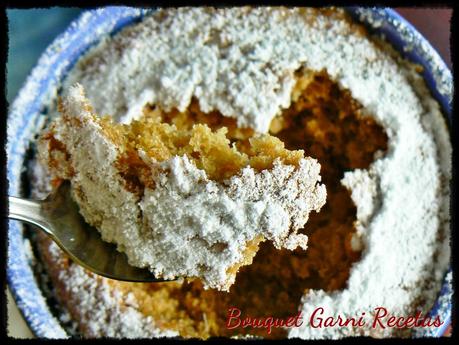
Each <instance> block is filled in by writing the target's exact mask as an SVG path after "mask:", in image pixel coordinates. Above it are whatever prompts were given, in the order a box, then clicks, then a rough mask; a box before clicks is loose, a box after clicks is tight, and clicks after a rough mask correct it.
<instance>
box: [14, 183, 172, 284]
mask: <svg viewBox="0 0 459 345" xmlns="http://www.w3.org/2000/svg"><path fill="white" fill-rule="evenodd" d="M8 201H9V210H8V218H11V219H17V220H22V221H24V222H27V223H30V224H32V225H35V226H36V227H38V228H40V229H41V230H43V231H44V232H45V233H46V234H48V236H49V237H51V238H52V239H53V240H54V242H56V243H57V244H58V245H59V247H61V248H62V250H64V252H66V253H67V255H68V256H70V258H71V259H72V260H73V261H74V262H76V263H78V264H79V265H81V266H83V267H84V268H86V269H88V270H90V271H92V272H94V273H96V274H99V275H101V276H104V277H107V278H111V279H116V280H125V281H131V282H162V281H165V280H163V279H157V278H155V277H154V276H153V274H152V273H151V272H150V271H149V270H147V269H142V268H137V267H133V266H131V265H129V264H128V260H127V257H126V254H124V253H121V252H119V251H117V250H116V246H115V245H114V244H111V243H107V242H104V241H102V238H101V236H100V233H99V232H98V231H97V229H95V228H94V227H92V226H90V225H88V224H87V223H86V222H85V220H84V218H83V217H82V216H81V215H80V213H79V212H78V205H77V204H76V203H75V202H74V201H73V199H72V198H71V196H70V183H69V182H64V183H62V184H61V185H60V186H59V188H58V189H57V190H55V191H54V192H53V193H51V194H50V195H49V196H48V197H47V198H46V199H45V200H26V199H21V198H16V197H13V196H10V197H8Z"/></svg>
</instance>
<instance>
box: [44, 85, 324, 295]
mask: <svg viewBox="0 0 459 345" xmlns="http://www.w3.org/2000/svg"><path fill="white" fill-rule="evenodd" d="M145 109H146V110H145V111H144V113H143V114H140V116H139V118H138V119H136V120H133V121H132V122H131V123H130V124H127V125H126V124H120V123H115V122H114V121H113V120H112V119H111V118H110V117H99V116H98V115H97V114H96V113H95V111H94V110H93V108H92V106H91V105H90V103H89V101H88V99H87V98H86V96H85V94H84V90H83V88H82V86H80V85H78V84H76V85H75V86H73V87H71V88H70V89H69V90H68V92H67V95H66V96H65V97H63V98H62V100H61V102H60V105H59V111H60V113H61V116H60V117H58V118H56V119H55V120H54V121H52V123H51V124H50V126H49V127H48V128H47V130H46V132H45V133H44V134H43V135H42V137H41V139H40V141H39V145H38V152H39V158H40V160H41V162H42V163H43V164H44V165H45V167H46V168H47V170H48V171H49V174H50V175H51V177H52V179H53V181H54V182H55V183H56V184H59V183H61V182H62V181H70V187H69V188H70V195H71V197H72V199H73V200H74V201H75V202H76V204H77V205H78V208H79V213H80V214H81V215H82V216H83V218H84V220H85V221H86V222H87V223H88V224H90V225H91V226H93V227H94V228H95V229H94V230H93V231H97V232H98V233H100V234H101V239H102V240H103V241H104V242H111V243H114V244H116V248H117V250H118V251H119V252H123V253H125V254H126V256H127V259H128V263H129V265H132V266H135V267H138V268H147V269H148V270H149V271H151V272H152V273H153V275H154V277H156V278H161V279H166V280H169V279H176V278H179V277H184V278H190V279H201V280H202V282H203V284H204V286H205V287H206V288H215V289H219V290H223V291H228V290H229V287H230V286H231V285H232V284H233V283H234V280H235V277H236V274H237V272H238V270H239V268H240V267H241V266H243V265H248V264H250V263H251V262H252V259H253V257H254V255H255V254H256V252H257V251H258V246H259V244H260V243H261V242H262V241H266V240H268V241H271V242H272V244H273V245H274V246H275V247H276V248H278V249H281V248H286V249H289V250H293V249H295V248H297V247H300V248H303V249H306V248H307V236H306V235H304V234H301V233H299V232H298V230H299V229H301V228H302V227H303V226H304V224H305V223H306V222H307V219H308V216H309V213H310V212H311V211H313V210H314V211H316V212H318V211H319V210H320V208H321V207H322V206H323V205H324V203H325V199H326V190H325V186H324V185H322V184H320V180H321V177H320V174H319V173H320V164H319V163H318V162H317V161H316V160H315V159H313V158H309V157H304V152H303V151H301V150H299V151H290V150H287V149H285V147H284V144H283V143H282V142H281V141H280V140H279V139H277V138H275V137H273V136H270V135H268V134H256V133H252V132H250V131H248V130H246V132H247V133H248V132H250V135H247V136H246V137H243V136H241V134H240V133H239V134H238V133H236V134H235V133H233V134H232V137H231V140H230V139H229V133H228V128H227V127H225V126H224V124H225V121H226V120H225V121H222V123H219V120H218V116H222V115H216V114H215V113H214V114H212V113H209V114H204V113H200V112H199V110H193V111H191V110H189V111H185V112H179V111H178V110H177V111H171V112H166V111H164V110H162V109H160V108H159V107H151V106H149V107H146V108H145ZM222 117H223V116H222ZM66 188H67V187H66ZM69 231H70V230H69ZM94 250H95V251H96V252H97V249H94ZM96 256H97V255H96ZM113 264H114V265H115V263H113ZM87 267H88V265H87ZM88 268H89V269H91V268H90V267H88ZM99 273H101V272H100V271H99Z"/></svg>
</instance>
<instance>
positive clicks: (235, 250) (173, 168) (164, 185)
mask: <svg viewBox="0 0 459 345" xmlns="http://www.w3.org/2000/svg"><path fill="white" fill-rule="evenodd" d="M159 165H160V169H161V171H168V173H167V174H164V173H160V175H159V177H158V178H157V179H156V181H157V184H156V186H155V189H149V188H147V189H146V190H145V195H144V198H143V199H142V201H141V202H140V207H141V208H142V211H143V216H144V219H145V222H146V225H147V227H148V228H149V229H151V232H149V236H148V237H147V238H142V241H144V242H145V241H146V242H147V244H145V245H143V246H142V247H141V250H142V251H143V252H144V253H142V255H141V256H142V259H144V260H145V261H148V262H154V263H155V267H154V268H155V270H154V271H155V273H156V274H160V275H161V276H162V275H164V276H165V277H169V276H171V277H173V274H174V273H175V274H177V272H178V274H179V275H181V276H192V277H193V276H197V277H200V276H203V277H204V278H205V282H207V284H209V286H215V283H212V285H210V284H211V282H224V285H218V286H217V287H218V288H219V289H226V287H227V286H229V285H230V284H232V283H233V281H234V278H235V277H234V276H233V277H229V278H228V277H227V275H228V273H227V269H228V267H229V266H232V265H235V264H237V263H238V262H240V261H241V260H243V253H241V248H244V247H245V243H247V242H248V241H251V240H253V239H254V238H255V236H257V235H259V234H261V235H263V236H264V237H265V238H266V239H268V240H270V241H272V242H273V244H274V246H275V247H276V248H278V249H280V248H287V249H290V250H293V249H295V248H296V247H297V246H300V247H301V248H302V249H306V248H307V236H306V235H303V234H297V233H296V232H295V231H293V232H291V233H290V229H292V228H293V229H294V230H296V229H298V228H299V227H301V226H302V225H304V224H305V223H306V221H307V218H308V214H309V212H311V211H312V210H315V211H318V210H319V209H320V208H321V207H322V205H323V204H324V202H325V198H326V192H325V187H324V186H323V185H317V184H316V183H317V180H318V179H320V177H319V170H320V166H319V165H318V164H317V163H316V162H315V161H314V160H313V159H302V160H301V161H300V166H299V168H298V169H296V168H295V167H294V166H285V165H283V164H282V163H280V161H279V160H276V161H275V162H274V167H273V169H272V170H263V171H262V172H260V173H256V172H255V171H254V170H253V169H252V168H250V167H246V168H244V169H243V170H242V171H241V174H240V175H237V176H233V177H232V178H230V179H229V180H227V181H224V183H223V184H219V183H216V182H214V181H210V180H208V178H207V177H206V174H205V172H204V171H202V170H199V169H197V168H196V166H195V165H194V164H192V163H191V162H190V161H189V159H188V158H187V157H186V156H183V157H174V158H173V159H171V160H169V161H166V162H164V163H161V164H159ZM165 229H167V230H165ZM150 236H151V237H150ZM150 241H151V242H150ZM171 253H173V255H174V256H173V258H171ZM150 257H151V258H150ZM163 257H166V258H167V259H164V260H163V259H162V258H163ZM158 258H161V259H160V260H158ZM155 260H156V261H155ZM171 273H172V274H171ZM228 279H230V282H228ZM219 284H221V283H219Z"/></svg>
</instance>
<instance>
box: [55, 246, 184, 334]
mask: <svg viewBox="0 0 459 345" xmlns="http://www.w3.org/2000/svg"><path fill="white" fill-rule="evenodd" d="M48 252H49V253H50V255H51V256H52V258H53V260H54V261H55V263H56V265H59V264H60V262H61V261H62V260H63V256H62V251H61V249H59V247H58V246H57V244H55V243H54V242H51V243H50V245H49V248H48ZM58 279H59V281H60V282H61V284H63V286H64V290H63V292H64V293H65V294H66V295H67V296H68V298H69V299H70V300H69V301H67V303H68V305H75V306H78V307H76V308H73V311H74V312H76V313H78V316H77V318H78V319H79V320H80V322H82V323H83V324H84V325H80V327H83V328H84V330H85V336H86V337H88V338H96V337H109V338H152V337H155V338H159V337H174V336H177V335H178V334H177V332H174V331H168V330H165V331H162V330H159V329H158V328H157V327H155V322H154V320H153V319H152V318H151V317H145V316H144V315H143V314H142V313H140V312H139V311H138V310H137V309H136V307H135V304H134V305H133V303H132V296H131V295H129V294H122V293H121V292H120V291H119V290H118V289H113V288H112V287H111V286H110V283H109V280H108V279H104V278H101V277H99V276H95V275H93V274H90V273H89V274H88V273H87V271H85V270H84V268H82V267H81V266H78V265H69V267H68V268H67V269H64V270H61V271H60V273H59V277H58ZM107 325H110V326H109V327H107Z"/></svg>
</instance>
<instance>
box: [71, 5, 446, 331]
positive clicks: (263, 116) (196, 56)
mask: <svg viewBox="0 0 459 345" xmlns="http://www.w3.org/2000/svg"><path fill="white" fill-rule="evenodd" d="M162 16H164V17H162ZM172 41H173V43H171V42H172ZM225 45H227V46H226V47H225ZM383 48H384V50H381V49H380V48H378V47H377V46H376V45H375V44H374V43H372V41H371V40H369V39H368V38H367V37H366V36H363V35H360V34H357V33H355V32H353V31H352V30H351V28H350V25H349V23H347V22H346V21H344V20H341V19H339V18H334V17H329V16H325V15H323V14H321V13H317V12H314V11H312V10H297V9H292V10H284V9H281V10H279V9H266V8H259V9H255V10H247V9H222V10H209V9H193V10H189V9H179V10H172V9H170V10H166V11H161V12H159V13H158V14H156V15H155V16H152V17H151V18H147V19H146V20H145V21H144V22H143V23H142V24H140V25H139V26H136V27H132V28H128V29H126V30H125V31H124V32H122V33H120V34H118V35H117V36H116V37H115V38H114V39H108V40H107V41H106V42H104V43H103V44H101V45H100V46H99V47H97V48H95V49H93V50H92V52H90V53H89V54H87V55H86V57H85V58H84V59H83V60H82V62H81V63H80V64H79V65H78V66H77V68H76V69H75V70H74V71H73V72H72V73H71V75H70V77H69V83H73V82H74V81H80V82H82V84H83V85H84V86H85V87H86V89H87V90H89V91H88V93H89V94H90V95H91V97H92V101H93V102H94V104H95V107H96V110H98V111H99V112H102V113H114V114H115V115H117V117H118V118H120V117H125V116H128V117H131V116H132V114H133V113H134V112H135V109H136V108H139V107H141V106H142V105H143V103H144V102H145V101H149V102H156V103H159V104H162V105H163V106H165V107H167V106H169V107H175V106H177V107H180V108H183V107H185V106H186V105H187V104H188V103H189V99H190V97H191V96H192V95H194V96H196V97H197V98H198V100H199V101H200V106H201V108H202V109H203V110H204V111H207V110H210V109H213V108H215V109H219V110H220V111H221V112H222V113H223V114H225V115H228V116H237V117H238V121H239V124H240V125H251V126H253V127H255V128H257V129H259V130H261V131H263V130H266V128H267V124H269V121H270V119H271V118H272V116H274V114H276V113H277V112H278V110H279V109H280V108H281V107H285V106H287V105H288V103H289V95H290V94H289V92H290V90H291V87H292V85H293V82H292V81H293V71H294V70H295V69H296V68H297V67H299V66H305V67H307V68H310V69H312V70H321V69H323V68H324V69H326V70H327V72H328V73H329V74H330V75H331V77H332V78H333V79H335V80H337V81H338V82H339V83H340V85H341V86H342V87H344V88H348V89H349V90H350V91H351V93H352V95H353V97H354V98H356V99H357V100H358V101H359V102H360V103H361V104H363V106H364V111H365V112H367V113H368V114H369V115H372V116H374V117H375V118H376V119H377V120H378V121H379V122H380V123H381V124H382V125H383V126H384V128H385V130H386V133H387V134H388V136H389V150H388V152H387V154H386V156H385V157H383V158H380V159H379V160H377V161H376V162H375V163H374V164H373V165H372V166H371V167H370V168H369V169H368V172H363V171H360V172H349V173H347V174H346V176H345V179H344V183H345V184H346V185H347V186H348V187H349V188H351V189H352V196H353V200H354V201H355V203H356V205H357V210H358V217H359V219H358V221H359V222H360V225H359V226H358V229H359V234H360V238H361V241H362V244H363V246H364V248H365V249H364V252H363V255H362V259H361V261H359V262H358V263H357V264H355V266H354V268H353V269H352V272H351V277H350V279H349V282H348V286H347V287H346V288H345V289H344V290H343V291H339V292H335V293H331V294H330V293H326V292H324V291H311V292H310V293H309V294H308V295H306V296H305V297H304V298H303V305H302V306H301V308H302V309H303V310H304V312H305V314H307V313H309V312H310V311H311V308H315V307H317V306H322V307H324V308H325V309H326V310H327V315H330V314H332V315H336V314H338V313H340V314H342V315H355V314H357V313H359V312H362V311H365V312H369V311H371V310H372V308H373V307H374V306H376V305H383V306H385V307H386V308H388V309H389V310H390V311H391V312H393V313H398V314H399V315H407V314H409V313H411V312H412V310H413V308H414V306H415V303H416V301H418V300H420V299H421V300H424V303H423V305H422V306H419V307H421V308H422V309H424V310H428V309H429V308H430V307H431V305H432V302H433V300H434V298H435V295H436V293H437V292H438V291H439V287H440V280H441V278H442V276H443V275H444V272H445V270H446V267H447V264H448V261H449V257H450V247H449V244H448V235H449V186H448V183H449V180H450V178H451V145H450V142H449V136H448V134H447V131H446V128H445V125H444V121H443V120H442V117H441V113H440V111H439V107H438V104H437V103H436V102H435V101H434V100H433V98H432V97H431V95H430V94H429V93H428V92H427V91H426V88H425V86H424V85H423V84H424V83H423V81H422V80H421V78H420V77H419V76H418V74H417V73H415V72H414V71H413V70H412V69H411V67H409V66H406V65H405V64H404V63H403V62H402V61H396V60H394V59H393V58H391V57H389V56H388V54H387V50H388V49H389V48H388V47H385V46H383ZM155 49H157V50H155ZM155 55H158V56H155ZM91 61H92V62H91ZM124 62H126V63H124ZM128 62H129V63H128ZM131 62H133V63H132V64H131ZM130 66H132V69H131V67H130ZM145 66H148V68H147V67H145ZM186 66H192V67H186ZM265 71H266V72H265ZM129 72H135V73H129ZM134 81H135V82H134ZM133 84H139V85H142V86H141V89H140V90H139V89H137V86H136V85H133ZM225 85H227V87H225ZM220 86H221V87H220ZM139 88H140V87H139ZM225 89H228V92H227V93H226V92H225ZM144 90H148V91H147V92H144ZM165 90H167V92H166V91H165ZM212 90H215V91H212ZM131 100H135V101H134V102H132V101H131ZM366 183H368V184H369V186H370V187H371V188H368V190H365V188H364V186H365V184H366ZM354 188H355V191H354ZM370 205H371V207H370ZM69 279H71V278H69ZM80 293H81V294H83V295H82V296H84V294H85V293H87V292H83V291H80ZM356 334H358V330H350V329H347V328H339V327H337V328H331V329H320V330H319V329H312V328H310V327H309V326H308V325H307V324H305V325H304V327H302V328H300V329H292V330H291V331H290V336H291V337H301V338H326V337H328V338H338V337H342V336H345V335H356ZM363 334H367V335H369V334H371V335H376V336H381V335H390V330H386V331H385V332H383V333H381V332H379V331H378V332H375V333H371V332H370V330H364V332H363Z"/></svg>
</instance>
